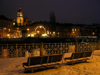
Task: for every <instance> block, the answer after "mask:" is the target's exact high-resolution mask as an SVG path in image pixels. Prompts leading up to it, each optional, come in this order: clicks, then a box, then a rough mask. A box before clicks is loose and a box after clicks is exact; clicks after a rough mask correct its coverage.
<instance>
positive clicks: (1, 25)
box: [0, 15, 13, 38]
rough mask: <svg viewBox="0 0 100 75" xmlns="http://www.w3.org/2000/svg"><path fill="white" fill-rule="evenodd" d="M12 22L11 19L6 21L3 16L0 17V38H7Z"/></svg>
mask: <svg viewBox="0 0 100 75" xmlns="http://www.w3.org/2000/svg"><path fill="white" fill-rule="evenodd" d="M12 26H13V21H12V19H8V18H7V17H5V16H4V15H0V38H7V34H8V32H9V31H10V30H9V29H10V28H12Z"/></svg>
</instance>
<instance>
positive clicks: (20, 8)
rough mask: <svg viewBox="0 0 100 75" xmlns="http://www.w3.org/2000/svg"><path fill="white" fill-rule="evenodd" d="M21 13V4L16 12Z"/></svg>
mask: <svg viewBox="0 0 100 75" xmlns="http://www.w3.org/2000/svg"><path fill="white" fill-rule="evenodd" d="M20 11H21V4H20V6H19V11H18V12H20Z"/></svg>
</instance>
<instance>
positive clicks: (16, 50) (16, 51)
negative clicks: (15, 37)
mask: <svg viewBox="0 0 100 75" xmlns="http://www.w3.org/2000/svg"><path fill="white" fill-rule="evenodd" d="M15 52H16V57H18V49H17V43H16V51H15Z"/></svg>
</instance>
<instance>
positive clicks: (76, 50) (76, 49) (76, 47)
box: [75, 42, 78, 52]
mask: <svg viewBox="0 0 100 75" xmlns="http://www.w3.org/2000/svg"><path fill="white" fill-rule="evenodd" d="M75 52H78V42H76V45H75Z"/></svg>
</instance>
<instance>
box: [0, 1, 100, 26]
mask: <svg viewBox="0 0 100 75" xmlns="http://www.w3.org/2000/svg"><path fill="white" fill-rule="evenodd" d="M20 4H21V7H22V12H23V15H24V16H25V15H27V17H28V19H29V20H33V21H49V17H50V12H52V11H54V13H55V16H56V21H57V22H60V23H74V24H93V23H99V24H100V0H0V15H4V16H6V17H8V18H10V19H15V20H16V16H17V12H18V9H19V6H20Z"/></svg>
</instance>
